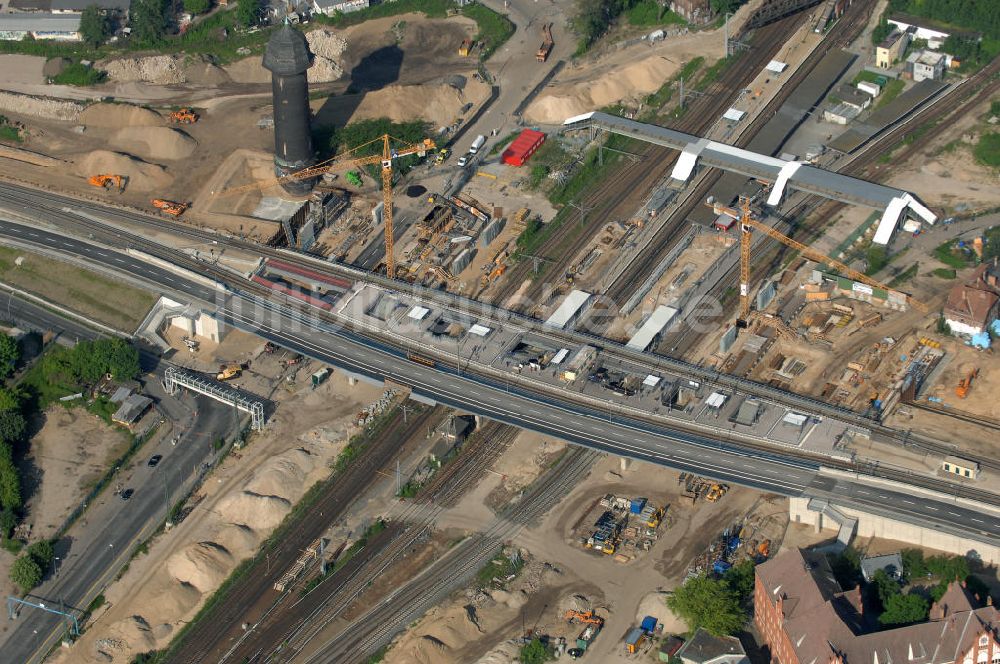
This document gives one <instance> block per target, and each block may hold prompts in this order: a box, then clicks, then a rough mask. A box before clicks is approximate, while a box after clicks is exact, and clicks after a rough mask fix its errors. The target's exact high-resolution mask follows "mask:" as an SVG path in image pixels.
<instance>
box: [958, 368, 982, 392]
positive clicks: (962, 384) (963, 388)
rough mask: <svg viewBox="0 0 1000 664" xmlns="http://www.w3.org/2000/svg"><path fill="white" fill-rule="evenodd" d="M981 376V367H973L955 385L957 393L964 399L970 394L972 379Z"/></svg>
mask: <svg viewBox="0 0 1000 664" xmlns="http://www.w3.org/2000/svg"><path fill="white" fill-rule="evenodd" d="M978 377H979V369H973V370H972V371H970V372H969V373H967V374H966V375H965V377H964V378H962V380H960V381H958V385H956V386H955V395H956V396H957V397H958V398H960V399H964V398H965V397H967V396H969V388H971V387H972V381H974V380H975V379H976V378H978Z"/></svg>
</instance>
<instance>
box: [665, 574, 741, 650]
mask: <svg viewBox="0 0 1000 664" xmlns="http://www.w3.org/2000/svg"><path fill="white" fill-rule="evenodd" d="M667 606H668V607H670V610H671V611H673V612H674V613H675V614H677V615H678V616H680V618H681V619H683V620H684V622H686V623H687V624H688V628H689V629H690V630H691V631H695V630H696V629H698V628H699V627H702V628H704V629H706V630H707V631H708V632H709V633H710V634H712V635H714V636H725V635H727V634H733V633H735V632H737V631H739V630H740V629H742V628H743V625H744V624H746V621H747V616H746V613H745V612H744V611H743V608H742V606H741V603H740V598H739V596H738V595H737V594H736V593H735V592H733V590H732V589H731V588H730V587H729V584H727V583H726V582H724V581H721V580H718V579H713V578H710V577H708V576H705V575H704V574H703V575H701V576H696V577H694V578H691V579H688V580H687V581H686V582H685V583H684V585H683V586H681V587H680V588H678V589H677V590H676V591H675V592H674V594H673V595H671V596H670V597H669V598H668V599H667Z"/></svg>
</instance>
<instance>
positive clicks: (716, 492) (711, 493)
mask: <svg viewBox="0 0 1000 664" xmlns="http://www.w3.org/2000/svg"><path fill="white" fill-rule="evenodd" d="M727 491H729V486H727V485H725V484H713V485H712V486H711V487H710V488H709V490H708V493H707V494H705V500H707V501H708V502H710V503H717V502H719V498H722V497H723V496H724V495H726V492H727Z"/></svg>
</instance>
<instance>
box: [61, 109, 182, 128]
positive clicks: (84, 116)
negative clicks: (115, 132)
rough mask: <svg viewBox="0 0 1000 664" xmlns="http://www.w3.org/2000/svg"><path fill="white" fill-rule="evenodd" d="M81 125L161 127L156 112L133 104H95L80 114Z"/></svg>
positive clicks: (160, 118) (160, 121) (160, 119)
mask: <svg viewBox="0 0 1000 664" xmlns="http://www.w3.org/2000/svg"><path fill="white" fill-rule="evenodd" d="M80 123H81V124H85V125H89V126H91V127H159V126H161V125H163V117H162V116H161V115H160V114H159V113H157V112H156V111H153V110H150V109H148V108H143V107H142V106H133V105H131V104H93V105H91V106H88V107H87V108H86V109H85V110H84V111H83V113H81V114H80Z"/></svg>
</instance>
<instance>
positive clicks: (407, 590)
mask: <svg viewBox="0 0 1000 664" xmlns="http://www.w3.org/2000/svg"><path fill="white" fill-rule="evenodd" d="M599 456H600V454H599V453H597V452H594V451H591V450H586V449H583V448H573V449H571V451H570V452H569V453H568V454H567V455H566V456H565V457H563V459H562V460H561V461H560V462H559V463H558V464H556V466H555V467H554V468H552V469H551V470H549V471H548V472H547V473H546V474H545V475H543V476H542V478H540V479H539V480H538V481H536V482H535V484H534V485H533V488H532V489H531V490H530V491H529V492H528V493H527V495H525V497H524V498H523V499H522V500H521V501H519V502H518V503H517V504H515V505H514V506H512V507H510V508H508V509H507V510H505V512H504V513H503V514H502V515H500V516H498V517H497V518H496V519H495V520H494V521H493V522H492V523H491V524H490V525H489V526H488V527H487V528H486V529H485V530H484V531H483V532H481V533H478V534H476V535H473V536H472V537H470V538H468V539H466V540H465V541H463V542H461V543H460V544H458V545H456V546H455V547H454V548H452V549H451V550H450V551H449V552H448V553H446V554H445V555H444V556H443V557H441V558H440V559H439V560H438V561H437V562H436V563H434V565H432V566H431V567H430V568H428V569H427V570H425V571H424V573H422V574H421V575H420V576H418V577H416V578H415V579H413V580H412V581H410V582H409V583H407V584H406V585H404V586H402V587H400V588H399V589H397V590H396V591H395V592H393V593H392V594H391V595H390V596H388V597H386V598H385V599H383V600H382V601H381V602H379V603H378V604H376V605H375V606H374V607H373V608H371V609H369V610H368V611H366V612H365V613H364V614H362V615H361V616H359V617H358V618H357V619H356V620H354V621H353V622H352V624H351V626H350V628H349V629H347V630H344V631H342V632H341V633H340V634H338V635H337V636H335V637H334V638H332V639H330V640H329V641H327V642H326V643H324V644H322V646H321V647H320V648H319V649H317V650H316V651H315V654H313V655H312V656H311V657H308V658H306V659H305V660H304V661H305V662H307V663H308V664H351V663H353V662H363V661H365V659H366V658H367V657H368V656H369V655H371V654H372V653H374V652H375V651H376V650H378V649H379V648H380V647H382V646H383V645H386V644H387V643H389V641H390V640H391V639H392V637H393V636H395V635H396V634H397V633H398V632H400V631H402V630H403V629H405V628H406V626H407V625H409V624H410V623H412V622H413V621H414V620H415V619H417V618H418V617H420V616H421V615H423V614H424V613H425V612H426V611H427V610H428V609H429V608H431V607H432V606H435V605H436V604H439V603H440V602H441V601H442V600H443V599H444V598H445V597H447V596H448V595H449V594H451V593H452V592H453V591H454V590H456V589H458V588H461V587H462V586H463V585H465V584H466V583H468V581H469V580H471V578H472V577H473V576H474V575H475V573H476V572H477V571H478V570H479V569H481V568H482V567H483V566H484V565H485V564H486V563H487V562H489V561H490V560H491V559H492V558H493V557H494V556H495V555H496V554H497V552H498V551H500V549H501V547H502V546H503V543H504V542H505V541H506V540H508V539H510V538H511V537H512V536H513V535H515V534H516V533H517V532H518V531H519V530H520V529H521V528H522V527H524V526H525V525H527V524H529V523H531V522H533V521H534V520H536V519H538V518H539V517H540V516H541V515H542V514H544V513H545V512H546V511H548V510H549V509H550V508H551V507H552V505H553V504H554V503H555V502H556V501H558V500H559V499H560V498H561V497H562V496H564V495H565V494H566V493H568V492H569V491H570V490H571V489H572V488H573V487H574V486H575V485H576V484H577V483H578V482H579V481H580V480H581V479H582V478H583V477H585V476H586V475H587V473H589V472H590V468H591V466H592V464H593V463H594V461H595V460H596V459H597V458H598V457H599ZM274 661H290V660H289V659H283V660H274Z"/></svg>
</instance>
